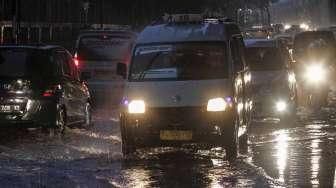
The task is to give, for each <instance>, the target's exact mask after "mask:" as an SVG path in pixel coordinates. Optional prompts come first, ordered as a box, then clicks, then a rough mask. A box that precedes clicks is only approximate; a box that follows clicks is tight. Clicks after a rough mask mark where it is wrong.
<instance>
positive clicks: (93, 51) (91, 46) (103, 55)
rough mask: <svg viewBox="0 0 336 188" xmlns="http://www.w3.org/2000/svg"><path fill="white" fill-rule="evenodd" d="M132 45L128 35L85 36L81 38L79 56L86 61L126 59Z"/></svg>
mask: <svg viewBox="0 0 336 188" xmlns="http://www.w3.org/2000/svg"><path fill="white" fill-rule="evenodd" d="M131 47H132V43H131V39H130V37H127V36H109V35H97V36H85V37H82V38H81V39H80V42H79V46H78V57H79V58H80V59H81V60H84V61H111V60H125V59H126V58H127V55H128V53H129V51H130V50H131Z"/></svg>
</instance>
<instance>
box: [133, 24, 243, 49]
mask: <svg viewBox="0 0 336 188" xmlns="http://www.w3.org/2000/svg"><path fill="white" fill-rule="evenodd" d="M234 34H241V33H240V30H239V28H238V26H237V25H236V24H234V23H228V22H218V23H214V22H210V23H208V22H191V23H182V24H181V23H163V24H156V25H149V26H147V27H146V28H145V29H144V30H143V31H142V32H141V33H140V34H139V36H138V39H137V41H136V43H137V44H138V45H139V44H151V43H175V42H202V41H204V42H205V41H209V42H210V41H228V40H229V39H230V38H231V36H232V35H234Z"/></svg>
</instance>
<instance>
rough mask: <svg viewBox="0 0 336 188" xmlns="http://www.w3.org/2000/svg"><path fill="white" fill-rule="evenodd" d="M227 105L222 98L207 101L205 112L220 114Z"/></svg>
mask: <svg viewBox="0 0 336 188" xmlns="http://www.w3.org/2000/svg"><path fill="white" fill-rule="evenodd" d="M226 106H227V103H226V102H225V100H224V99H223V98H213V99H210V100H209V101H208V105H207V111H209V112H220V111H224V110H225V109H226Z"/></svg>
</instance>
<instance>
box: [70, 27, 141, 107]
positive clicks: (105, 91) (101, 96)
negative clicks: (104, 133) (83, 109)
mask: <svg viewBox="0 0 336 188" xmlns="http://www.w3.org/2000/svg"><path fill="white" fill-rule="evenodd" d="M135 39H136V33H134V32H131V31H128V30H88V31H83V32H82V33H81V34H80V35H79V36H78V39H77V43H76V47H75V53H74V59H75V63H76V65H77V66H78V69H79V70H80V72H82V73H83V74H85V75H86V77H87V81H88V85H89V89H90V92H91V94H92V98H93V105H94V107H95V108H96V109H98V108H99V109H110V108H111V106H113V105H114V106H116V105H119V104H120V103H121V100H122V94H123V88H124V83H125V82H124V81H125V78H124V77H122V76H119V75H118V74H117V73H116V70H117V64H118V63H124V64H126V65H128V64H129V61H130V57H131V51H132V48H133V45H134V40H135Z"/></svg>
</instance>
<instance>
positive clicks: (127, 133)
mask: <svg viewBox="0 0 336 188" xmlns="http://www.w3.org/2000/svg"><path fill="white" fill-rule="evenodd" d="M120 129H121V141H122V142H121V150H122V153H123V155H124V157H127V156H128V155H130V154H132V153H134V152H135V150H136V147H135V146H134V143H133V141H134V140H133V137H132V133H131V130H130V127H129V126H128V125H127V119H126V117H125V116H123V115H121V116H120Z"/></svg>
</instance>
